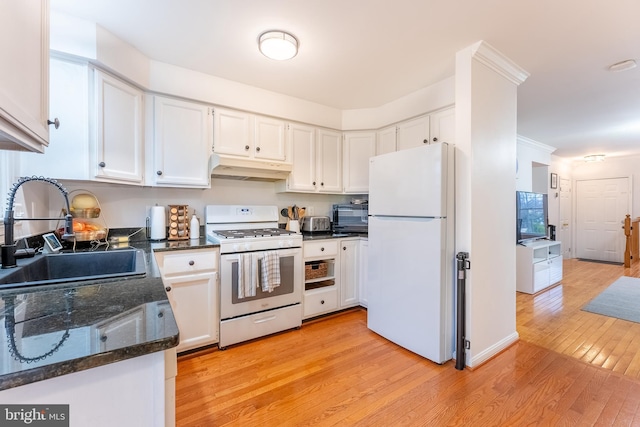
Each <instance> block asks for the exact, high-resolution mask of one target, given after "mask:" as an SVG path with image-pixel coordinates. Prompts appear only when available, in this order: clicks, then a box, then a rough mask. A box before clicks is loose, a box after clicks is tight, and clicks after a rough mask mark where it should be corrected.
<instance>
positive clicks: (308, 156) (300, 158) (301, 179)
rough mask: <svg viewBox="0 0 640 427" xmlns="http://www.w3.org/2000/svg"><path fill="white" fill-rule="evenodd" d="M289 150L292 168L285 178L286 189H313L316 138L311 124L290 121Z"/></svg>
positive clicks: (311, 190) (310, 190)
mask: <svg viewBox="0 0 640 427" xmlns="http://www.w3.org/2000/svg"><path fill="white" fill-rule="evenodd" d="M287 127H288V134H289V151H290V153H291V154H290V156H289V158H290V159H291V162H292V170H291V173H290V174H289V178H288V179H287V190H295V191H309V192H313V191H315V189H316V187H315V180H316V152H315V147H316V139H315V135H316V134H315V129H314V128H313V127H311V126H305V125H301V124H295V123H291V124H289V125H288V126H287Z"/></svg>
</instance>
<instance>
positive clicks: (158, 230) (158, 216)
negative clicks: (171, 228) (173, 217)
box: [146, 203, 167, 241]
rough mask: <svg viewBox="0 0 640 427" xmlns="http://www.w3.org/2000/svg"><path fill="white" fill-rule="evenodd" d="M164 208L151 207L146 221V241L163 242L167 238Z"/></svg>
mask: <svg viewBox="0 0 640 427" xmlns="http://www.w3.org/2000/svg"><path fill="white" fill-rule="evenodd" d="M166 215H167V214H166V211H165V207H164V206H158V204H157V203H156V205H155V206H152V207H151V208H150V209H149V216H147V220H146V228H147V230H146V231H147V239H149V240H156V241H157V240H164V239H166V238H167V216H166Z"/></svg>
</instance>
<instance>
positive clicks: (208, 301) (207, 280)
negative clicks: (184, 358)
mask: <svg viewBox="0 0 640 427" xmlns="http://www.w3.org/2000/svg"><path fill="white" fill-rule="evenodd" d="M217 277H218V274H217V273H201V274H192V275H189V276H179V277H172V278H164V279H163V283H164V285H165V288H166V289H167V295H168V297H169V302H170V303H171V308H172V309H173V313H174V315H175V318H176V323H177V324H178V330H179V331H180V344H178V347H177V351H179V352H180V351H185V350H189V349H192V348H196V347H202V346H204V345H209V344H214V343H216V342H218V328H219V325H218V323H219V321H220V319H219V316H218V296H217V295H218V292H217V291H218V280H217Z"/></svg>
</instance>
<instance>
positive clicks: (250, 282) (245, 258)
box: [238, 254, 258, 299]
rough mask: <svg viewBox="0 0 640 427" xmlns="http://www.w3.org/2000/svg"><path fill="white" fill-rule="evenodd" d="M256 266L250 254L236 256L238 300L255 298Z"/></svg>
mask: <svg viewBox="0 0 640 427" xmlns="http://www.w3.org/2000/svg"><path fill="white" fill-rule="evenodd" d="M256 264H257V260H256V258H255V257H254V256H252V254H238V299H242V298H246V297H254V296H256V289H257V283H256V282H257V279H258V277H257V275H256V273H255V270H256V267H255V265H256Z"/></svg>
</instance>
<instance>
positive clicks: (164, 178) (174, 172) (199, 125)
mask: <svg viewBox="0 0 640 427" xmlns="http://www.w3.org/2000/svg"><path fill="white" fill-rule="evenodd" d="M153 98H154V100H153V105H154V107H153V108H154V110H153V111H154V114H153V170H152V171H149V172H148V174H149V175H151V177H149V179H152V180H153V184H155V185H160V186H184V187H200V188H202V187H209V184H210V173H209V157H210V155H211V146H212V143H213V140H212V133H213V132H212V127H213V125H212V115H211V109H210V108H209V107H208V106H206V105H202V104H197V103H193V102H186V101H181V100H177V99H172V98H164V97H160V96H154V97H153Z"/></svg>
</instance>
